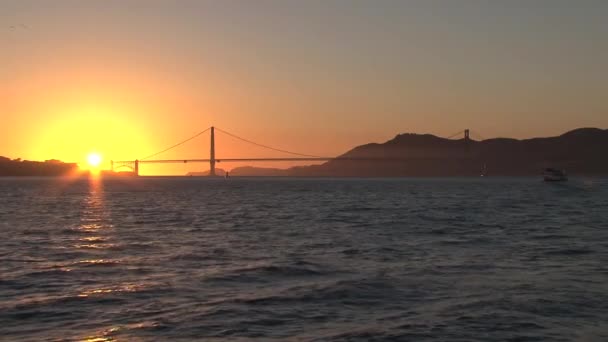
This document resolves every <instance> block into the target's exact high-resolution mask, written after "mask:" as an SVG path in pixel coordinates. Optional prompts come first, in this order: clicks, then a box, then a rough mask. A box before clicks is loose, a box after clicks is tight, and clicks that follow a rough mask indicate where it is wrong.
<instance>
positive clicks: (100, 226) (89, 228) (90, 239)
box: [73, 173, 144, 342]
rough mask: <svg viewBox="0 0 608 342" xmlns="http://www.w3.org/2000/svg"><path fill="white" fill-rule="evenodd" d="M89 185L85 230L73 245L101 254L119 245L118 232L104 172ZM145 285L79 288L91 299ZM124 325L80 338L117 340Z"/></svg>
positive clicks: (83, 217)
mask: <svg viewBox="0 0 608 342" xmlns="http://www.w3.org/2000/svg"><path fill="white" fill-rule="evenodd" d="M88 186H89V193H88V194H87V195H86V196H85V197H84V198H83V201H82V210H81V218H80V222H81V224H80V225H79V226H78V230H79V231H80V232H82V233H84V234H83V236H82V237H80V238H79V239H78V240H79V242H78V243H76V244H75V245H74V246H73V247H74V248H75V249H76V250H90V251H91V252H92V253H91V254H99V252H102V251H104V250H108V249H111V248H114V247H116V245H117V243H114V242H113V240H115V239H116V235H115V234H114V226H113V225H112V221H111V212H110V209H109V208H108V206H107V205H106V201H105V193H104V188H103V180H102V178H101V177H100V175H99V174H95V173H91V176H90V177H89V180H88ZM120 262H121V261H120V260H116V259H111V258H89V259H85V260H80V261H78V263H79V264H83V265H96V264H119V263H120ZM143 287H144V286H143V285H141V284H137V283H120V284H112V285H109V284H108V285H105V286H96V287H92V288H83V289H81V290H80V291H79V293H78V295H77V297H79V298H82V299H83V300H87V299H89V298H96V297H100V296H106V295H111V294H117V293H126V292H136V291H139V290H140V289H142V288H143ZM121 329H122V328H121V327H120V326H112V327H109V328H107V329H104V330H102V331H94V332H92V334H90V335H88V336H85V337H82V338H81V339H80V340H81V341H86V342H109V341H117V339H116V338H115V337H113V335H114V334H116V333H118V332H119V331H120V330H121Z"/></svg>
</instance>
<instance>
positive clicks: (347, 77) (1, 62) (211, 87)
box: [0, 0, 608, 174]
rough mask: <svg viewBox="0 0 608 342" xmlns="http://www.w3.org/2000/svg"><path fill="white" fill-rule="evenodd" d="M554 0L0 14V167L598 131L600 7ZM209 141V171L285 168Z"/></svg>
mask: <svg viewBox="0 0 608 342" xmlns="http://www.w3.org/2000/svg"><path fill="white" fill-rule="evenodd" d="M556 1H557V2H555V1H553V2H544V1H539V2H537V3H535V5H534V6H532V5H529V6H523V5H522V4H519V5H517V4H510V5H506V4H492V3H484V4H480V3H479V2H476V1H465V0H463V1H462V3H460V4H459V5H458V6H455V5H450V4H449V3H447V2H444V3H442V5H438V4H431V2H426V1H420V2H417V1H413V2H403V3H399V2H397V3H395V2H382V1H381V2H378V3H377V4H376V3H375V2H374V4H375V5H372V4H371V2H364V1H362V2H359V1H354V2H352V3H350V2H346V3H344V2H342V3H341V2H339V1H336V2H335V3H327V2H316V1H311V2H301V3H286V2H280V1H277V2H273V1H268V2H264V3H261V4H252V3H250V2H238V1H237V2H230V3H229V4H228V3H226V4H223V3H220V2H217V3H212V2H198V1H182V2H178V3H173V2H166V1H154V0H150V1H132V2H129V5H125V3H123V2H121V1H101V2H81V1H68V0H58V1H56V2H53V4H50V2H49V3H47V2H40V1H5V2H2V3H1V4H0V25H1V26H0V51H2V54H1V55H0V115H1V116H2V117H1V118H2V125H1V126H0V137H1V138H0V155H4V156H7V157H10V158H24V159H32V160H45V159H51V158H55V159H61V160H64V161H70V162H78V163H84V162H85V161H86V157H87V155H88V154H89V153H91V152H97V153H100V154H101V155H102V156H103V158H104V165H105V167H109V160H110V159H113V160H119V159H135V158H142V157H143V156H146V155H149V154H151V153H154V152H156V151H159V150H162V149H163V148H165V147H167V146H170V145H172V144H174V143H176V142H178V141H181V140H183V139H185V138H187V137H189V136H191V135H193V134H195V133H197V132H199V131H201V130H203V129H205V128H207V127H209V126H211V125H215V126H218V127H220V128H223V129H225V130H228V131H230V132H233V133H235V134H237V135H240V136H243V137H245V138H247V139H250V140H253V141H257V142H259V143H262V144H266V145H271V146H275V147H278V148H282V149H287V150H292V151H300V152H303V153H307V154H314V155H324V156H333V155H337V154H340V153H342V152H345V151H347V150H348V149H350V148H352V147H354V146H356V145H359V144H363V143H368V142H383V141H385V140H388V139H390V138H392V137H393V136H394V135H396V134H398V133H404V132H418V133H434V134H437V135H440V136H447V135H450V134H451V133H454V132H457V131H460V130H462V129H464V128H471V129H473V130H474V131H476V132H479V133H480V134H482V135H483V136H484V137H486V138H489V137H495V136H513V137H519V138H522V137H530V136H547V135H556V134H560V133H562V132H564V131H566V130H569V129H573V128H576V127H582V126H595V127H601V128H606V127H608V115H607V112H608V110H607V109H608V105H607V102H606V101H605V94H606V93H608V92H607V90H608V89H607V88H606V82H605V76H606V70H608V65H607V64H606V61H607V60H608V43H607V41H606V39H605V37H606V36H607V35H608V24H606V21H605V20H604V19H605V16H604V15H602V13H603V14H608V11H607V9H608V6H606V5H604V3H602V2H589V3H588V5H587V6H585V3H584V2H583V4H578V5H577V6H571V5H568V4H569V2H562V1H559V0H556ZM543 4H544V5H543ZM549 5H550V6H549ZM217 139H218V141H217V153H218V157H220V158H222V157H223V158H227V157H281V156H285V155H282V154H280V153H274V152H267V151H264V150H263V149H260V148H255V147H249V146H247V145H245V144H243V143H240V142H238V141H235V140H233V139H231V138H227V137H225V136H222V135H221V134H218V137H217ZM208 150H209V142H208V135H205V136H204V137H201V138H200V139H197V140H194V141H192V142H190V143H189V144H186V145H184V146H181V147H180V148H178V149H176V150H174V151H171V152H167V154H164V155H162V156H160V157H162V158H167V159H170V158H207V157H208ZM233 166H238V165H231V166H229V167H228V166H225V165H219V167H226V168H231V167H233ZM256 166H272V164H261V165H256ZM280 166H285V165H284V164H283V165H280ZM206 168H207V166H206V165H200V164H199V165H193V166H188V165H186V166H184V165H172V166H167V167H163V168H159V167H152V166H147V165H146V166H144V167H143V168H142V173H143V174H153V173H171V174H184V173H186V172H188V171H201V170H204V169H206Z"/></svg>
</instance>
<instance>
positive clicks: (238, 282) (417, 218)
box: [0, 178, 608, 341]
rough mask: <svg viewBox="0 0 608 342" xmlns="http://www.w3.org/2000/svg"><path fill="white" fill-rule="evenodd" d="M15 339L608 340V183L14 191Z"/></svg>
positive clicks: (10, 212) (150, 184)
mask: <svg viewBox="0 0 608 342" xmlns="http://www.w3.org/2000/svg"><path fill="white" fill-rule="evenodd" d="M0 261H1V263H0V340H3V341H4V340H7V341H17V340H29V341H40V340H87V339H88V340H90V341H159V340H197V339H200V340H206V341H215V340H217V341H220V340H222V341H223V340H259V341H271V340H277V341H283V340H291V341H608V180H606V179H575V180H573V181H570V182H568V183H564V184H545V183H543V182H541V181H539V180H538V179H508V178H505V179H492V178H487V179H376V180H357V179H341V180H338V179H334V180H332V179H237V178H233V179H230V180H228V181H225V180H221V179H220V180H206V179H192V178H139V179H123V180H121V179H115V180H105V181H100V182H90V181H89V180H79V181H68V180H58V179H0Z"/></svg>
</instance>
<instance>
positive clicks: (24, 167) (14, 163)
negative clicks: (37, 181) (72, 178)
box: [0, 156, 78, 176]
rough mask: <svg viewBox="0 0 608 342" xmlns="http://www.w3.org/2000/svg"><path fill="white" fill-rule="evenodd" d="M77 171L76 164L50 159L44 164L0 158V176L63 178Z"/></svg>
mask: <svg viewBox="0 0 608 342" xmlns="http://www.w3.org/2000/svg"><path fill="white" fill-rule="evenodd" d="M77 171H78V165H77V164H76V163H63V162H61V161H59V160H55V159H51V160H47V161H44V162H38V161H29V160H21V159H14V160H11V159H9V158H6V157H1V156H0V176H63V175H67V174H71V173H75V172H77Z"/></svg>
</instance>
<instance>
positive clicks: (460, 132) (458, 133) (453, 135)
mask: <svg viewBox="0 0 608 342" xmlns="http://www.w3.org/2000/svg"><path fill="white" fill-rule="evenodd" d="M463 132H464V131H463V130H461V131H458V132H456V133H454V134H452V135H450V136H449V137H447V138H446V139H452V138H453V137H455V136H457V135H461V134H462V133H463Z"/></svg>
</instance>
